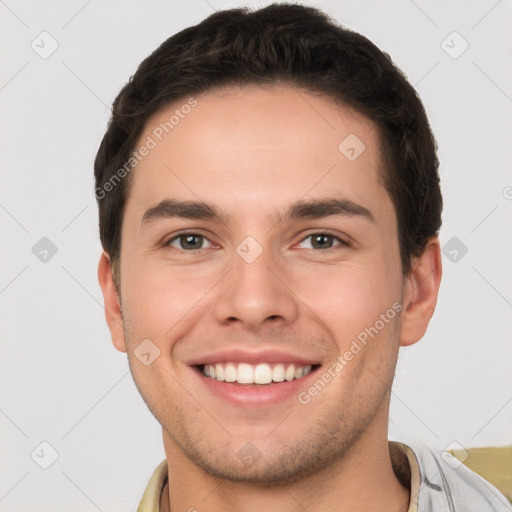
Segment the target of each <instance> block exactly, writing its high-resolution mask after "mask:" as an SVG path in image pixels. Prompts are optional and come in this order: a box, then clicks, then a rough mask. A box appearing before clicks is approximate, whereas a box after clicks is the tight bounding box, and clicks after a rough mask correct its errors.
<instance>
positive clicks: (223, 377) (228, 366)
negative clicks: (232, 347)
mask: <svg viewBox="0 0 512 512" xmlns="http://www.w3.org/2000/svg"><path fill="white" fill-rule="evenodd" d="M319 367H320V365H319V364H313V365H311V364H308V365H299V364H294V363H277V364H267V363H261V364H256V365H255V364H248V363H235V362H226V363H224V362H223V363H216V364H200V365H196V368H197V369H198V370H199V371H200V372H201V373H202V374H203V375H204V376H205V377H208V378H210V379H213V380H216V381H219V382H227V383H232V384H243V385H269V384H277V383H280V382H291V381H294V380H299V379H301V378H303V377H306V376H307V375H309V374H310V373H311V372H313V371H315V370H317V369H318V368H319Z"/></svg>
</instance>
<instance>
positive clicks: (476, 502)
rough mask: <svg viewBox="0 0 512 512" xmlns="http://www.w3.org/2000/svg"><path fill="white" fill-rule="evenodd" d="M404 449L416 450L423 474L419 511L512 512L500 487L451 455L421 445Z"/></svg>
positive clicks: (413, 445)
mask: <svg viewBox="0 0 512 512" xmlns="http://www.w3.org/2000/svg"><path fill="white" fill-rule="evenodd" d="M402 444H403V443H402ZM404 447H405V448H409V449H410V451H412V453H413V454H414V457H415V458H416V461H417V464H418V467H419V471H420V486H419V491H418V511H419V512H430V511H431V510H432V511H435V512H442V511H447V512H452V511H455V510H463V511H464V512H487V511H489V512H501V511H503V512H510V511H512V505H511V504H510V503H509V501H508V500H507V499H506V498H505V496H503V494H501V492H500V491H499V490H498V489H496V487H494V486H493V485H492V484H490V483H489V482H488V481H487V480H484V479H483V478H482V477H481V476H480V475H478V474H476V473H475V472H473V471H471V470H470V469H469V468H468V467H466V466H465V465H464V464H462V463H461V462H460V461H459V460H458V459H456V458H455V457H454V456H453V455H451V454H450V453H448V452H446V451H443V450H436V449H434V448H430V447H428V446H426V445H425V444H423V443H421V442H414V443H409V444H408V445H404Z"/></svg>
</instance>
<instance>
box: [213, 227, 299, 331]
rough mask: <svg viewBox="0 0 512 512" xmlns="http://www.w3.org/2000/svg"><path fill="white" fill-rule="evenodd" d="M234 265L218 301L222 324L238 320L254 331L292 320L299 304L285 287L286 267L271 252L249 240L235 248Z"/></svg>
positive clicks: (222, 286)
mask: <svg viewBox="0 0 512 512" xmlns="http://www.w3.org/2000/svg"><path fill="white" fill-rule="evenodd" d="M232 265H233V266H232V270H231V272H229V274H228V276H226V279H225V280H223V281H225V282H224V283H222V285H221V286H220V287H219V290H218V294H217V297H216V303H215V314H216V317H217V320H218V321H219V322H221V323H226V322H234V321H235V320H238V321H239V322H240V323H242V324H244V325H245V326H246V327H247V328H248V329H251V330H254V329H257V328H258V327H259V326H260V325H261V324H262V323H264V322H265V321H267V319H270V320H274V321H275V320H276V319H280V320H281V322H285V323H287V322H289V321H291V320H293V318H294V317H295V315H296V314H297V304H296V302H295V300H294V298H293V294H292V293H291V292H290V290H289V289H288V288H287V287H286V286H285V285H284V284H283V279H285V276H280V274H281V273H282V269H283V266H282V265H281V264H280V262H279V259H278V258H277V256H274V255H273V253H272V250H271V249H270V248H268V247H266V246H265V247H264V246H263V245H262V244H260V243H259V242H258V241H257V240H256V239H255V238H253V237H247V238H245V239H244V240H243V241H242V242H241V243H240V244H239V245H238V246H237V247H236V249H235V251H234V253H233V258H232Z"/></svg>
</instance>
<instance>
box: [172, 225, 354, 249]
mask: <svg viewBox="0 0 512 512" xmlns="http://www.w3.org/2000/svg"><path fill="white" fill-rule="evenodd" d="M186 235H195V236H197V237H201V238H203V239H205V240H208V241H209V242H210V243H213V242H212V241H211V240H210V239H209V238H208V237H206V236H205V235H202V234H200V233H196V232H194V231H182V232H180V233H178V234H177V235H174V236H173V237H172V238H170V239H169V240H167V241H166V242H164V244H163V246H164V247H171V243H172V242H174V241H175V240H179V239H180V238H181V237H184V236H186ZM318 235H327V236H329V237H332V238H333V239H335V240H337V241H338V242H340V246H342V247H350V246H351V244H350V243H349V242H347V241H346V240H345V239H343V238H341V237H339V236H338V235H336V234H335V233H332V232H330V231H328V230H327V231H326V230H324V231H317V232H314V233H310V234H309V235H307V236H305V237H304V238H302V239H301V240H300V241H299V242H298V243H299V244H300V243H302V242H304V241H305V240H307V239H308V238H311V237H313V236H318ZM338 247H339V246H338ZM173 249H176V250H177V251H182V252H188V253H195V252H197V251H200V250H201V249H202V248H201V249H191V250H186V249H181V248H180V249H178V248H176V247H173ZM335 249H336V247H330V248H329V249H318V250H316V249H314V248H313V249H311V250H313V251H316V252H329V251H333V250H335Z"/></svg>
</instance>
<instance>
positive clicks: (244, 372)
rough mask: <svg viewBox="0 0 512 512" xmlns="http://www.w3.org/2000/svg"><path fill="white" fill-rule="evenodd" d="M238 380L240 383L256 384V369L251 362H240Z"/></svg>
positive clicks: (237, 373)
mask: <svg viewBox="0 0 512 512" xmlns="http://www.w3.org/2000/svg"><path fill="white" fill-rule="evenodd" d="M236 380H237V381H238V382H239V383H240V384H254V371H253V369H252V366H251V365H250V364H246V363H240V364H239V365H238V370H237V372H236Z"/></svg>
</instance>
